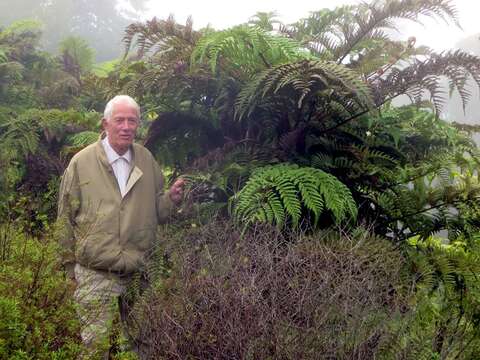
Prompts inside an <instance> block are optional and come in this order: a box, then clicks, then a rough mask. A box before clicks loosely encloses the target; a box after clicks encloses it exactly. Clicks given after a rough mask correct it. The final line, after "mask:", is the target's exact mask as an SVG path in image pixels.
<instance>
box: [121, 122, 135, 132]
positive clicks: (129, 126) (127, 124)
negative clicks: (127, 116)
mask: <svg viewBox="0 0 480 360" xmlns="http://www.w3.org/2000/svg"><path fill="white" fill-rule="evenodd" d="M133 127H134V125H133V124H131V123H130V122H129V121H128V120H125V121H122V123H121V129H122V130H131V129H133Z"/></svg>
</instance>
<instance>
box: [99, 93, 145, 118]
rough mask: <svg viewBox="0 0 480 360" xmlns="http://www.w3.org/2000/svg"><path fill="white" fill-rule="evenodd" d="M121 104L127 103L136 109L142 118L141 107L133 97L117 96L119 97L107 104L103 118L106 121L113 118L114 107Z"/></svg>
mask: <svg viewBox="0 0 480 360" xmlns="http://www.w3.org/2000/svg"><path fill="white" fill-rule="evenodd" d="M119 103H126V104H128V105H130V106H132V107H133V108H135V110H136V111H137V114H138V117H139V118H140V106H139V105H138V103H137V102H136V101H135V100H134V99H133V98H132V97H130V96H128V95H117V96H115V97H113V98H112V99H111V100H110V101H109V102H108V103H107V105H106V106H105V111H104V112H103V117H104V118H105V119H106V120H109V119H110V118H111V117H112V114H113V107H114V105H116V104H119Z"/></svg>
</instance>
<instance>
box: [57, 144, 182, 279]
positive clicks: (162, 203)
mask: <svg viewBox="0 0 480 360" xmlns="http://www.w3.org/2000/svg"><path fill="white" fill-rule="evenodd" d="M132 153H133V154H132V155H133V156H132V171H131V173H130V177H129V179H128V182H127V188H126V194H125V196H124V197H123V198H122V196H121V194H120V190H119V188H118V183H117V180H116V178H115V175H114V173H113V169H112V167H111V166H110V164H109V163H108V160H107V156H106V154H105V151H104V149H103V146H102V143H101V141H98V142H96V143H95V144H92V145H90V146H88V147H86V148H85V149H83V150H82V151H80V152H79V153H78V154H76V155H75V156H74V157H73V158H72V160H71V162H70V164H69V165H68V167H67V169H66V170H65V173H64V175H63V177H62V182H61V185H60V193H59V201H58V219H59V224H60V226H59V228H60V233H61V235H60V244H61V246H62V247H63V249H64V253H63V254H62V255H63V256H62V259H63V263H64V265H65V266H66V268H67V271H69V272H71V269H72V267H73V265H74V264H75V262H78V263H80V264H81V265H83V266H85V267H88V268H92V269H98V270H107V271H113V272H117V273H121V274H129V273H132V272H134V271H136V270H138V269H140V268H141V267H142V266H143V264H144V261H145V255H146V252H147V250H149V249H150V248H151V247H152V244H153V241H154V239H155V233H156V229H157V225H158V223H159V222H161V221H163V220H165V218H166V217H167V216H168V214H169V212H170V211H171V209H172V207H173V205H172V202H171V200H170V198H169V196H168V194H167V193H164V192H163V184H164V183H163V176H162V172H161V170H160V168H159V166H158V164H157V162H156V161H155V159H154V158H153V156H152V154H151V153H150V152H149V151H148V150H147V149H145V148H144V147H143V146H141V145H138V144H133V146H132Z"/></svg>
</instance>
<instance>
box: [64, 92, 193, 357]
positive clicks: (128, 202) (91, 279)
mask: <svg viewBox="0 0 480 360" xmlns="http://www.w3.org/2000/svg"><path fill="white" fill-rule="evenodd" d="M139 119H140V108H139V106H138V104H137V103H136V102H135V100H133V99H132V98H131V97H129V96H126V95H119V96H116V97H114V98H113V99H112V100H110V101H109V102H108V104H107V106H106V108H105V113H104V118H103V119H102V124H103V127H104V130H105V133H106V136H105V137H104V138H103V139H100V140H99V141H97V142H96V143H95V144H92V145H90V146H88V147H86V148H85V149H83V150H82V151H80V152H79V153H77V154H76V155H75V156H74V157H73V158H72V160H71V162H70V164H69V165H68V167H67V169H66V170H65V173H64V175H63V178H62V183H61V186H60V194H59V206H58V215H59V220H60V223H61V225H62V226H61V228H62V229H63V232H62V236H61V238H60V243H61V245H62V247H63V249H64V254H63V263H64V266H65V269H66V271H67V274H68V275H69V276H70V277H71V279H72V280H74V281H75V283H76V291H75V294H74V296H75V299H76V301H77V303H78V304H79V312H80V320H81V323H82V332H81V336H82V340H83V342H84V343H85V345H87V348H90V349H95V348H96V347H97V346H98V343H99V341H100V340H101V339H102V338H104V337H105V335H106V334H107V330H108V326H109V323H110V322H111V320H112V317H113V313H112V310H111V309H112V303H114V302H115V301H117V299H119V300H120V301H119V304H120V313H121V317H122V320H125V319H126V317H127V312H128V306H126V304H127V302H126V301H125V295H126V294H125V293H126V289H127V287H128V285H129V283H130V282H131V281H132V279H133V275H134V274H136V273H138V272H140V271H141V270H142V267H143V266H144V263H145V255H146V252H147V251H148V250H149V249H150V248H151V247H152V244H153V241H154V239H155V233H156V229H157V224H158V223H159V222H161V221H163V220H165V218H166V217H167V215H168V214H169V212H170V210H171V209H172V207H173V205H175V204H177V203H179V202H180V201H181V198H182V195H183V194H182V192H183V181H182V180H177V181H176V182H175V183H174V184H173V186H172V187H171V188H170V190H169V191H167V192H165V193H164V183H163V176H162V172H161V170H160V168H159V166H158V164H157V163H156V161H155V159H154V158H153V156H152V154H151V153H150V152H149V151H148V150H147V149H145V148H144V147H143V146H141V145H138V144H135V143H134V142H133V140H134V137H135V133H136V130H137V127H138V124H139Z"/></svg>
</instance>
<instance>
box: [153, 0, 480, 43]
mask: <svg viewBox="0 0 480 360" xmlns="http://www.w3.org/2000/svg"><path fill="white" fill-rule="evenodd" d="M355 3H358V2H357V1H351V0H350V1H345V0H343V1H342V0H329V1H318V0H300V1H288V2H287V1H285V2H283V1H279V0H260V1H259V0H256V1H253V0H242V1H236V2H230V1H219V0H203V1H194V0H182V1H168V2H165V1H160V0H150V10H149V12H148V16H147V17H148V18H151V17H153V16H157V17H159V18H165V17H167V16H168V15H169V14H170V13H173V14H174V15H175V18H176V19H177V21H179V22H180V23H182V22H184V21H185V20H186V18H187V17H188V15H192V17H193V21H194V26H195V28H200V27H204V26H206V25H207V24H209V23H210V24H211V25H212V26H213V27H214V28H216V29H222V28H225V27H229V26H232V25H237V24H240V23H243V22H246V21H247V20H248V18H249V17H250V16H252V15H253V14H255V13H256V12H257V11H276V12H277V13H278V14H279V19H280V20H281V21H282V22H284V23H291V22H294V21H296V20H298V19H299V18H301V17H305V16H307V15H308V12H309V11H314V10H319V9H321V8H325V7H329V8H334V7H336V6H338V5H344V4H355ZM453 3H454V4H455V6H456V7H457V9H458V15H459V20H460V22H461V24H462V27H463V30H461V29H459V28H458V27H456V26H455V25H454V24H446V23H445V22H444V21H442V20H440V19H437V20H431V19H426V20H425V21H424V23H425V26H424V27H423V26H419V25H415V24H412V23H411V22H408V23H406V25H405V28H406V29H407V30H406V31H405V33H402V37H403V35H404V36H405V39H406V38H408V37H409V36H412V35H413V36H415V37H416V38H417V44H424V45H428V46H430V47H432V48H434V49H435V50H438V51H441V50H446V49H450V48H452V47H453V46H454V44H455V42H456V41H458V40H459V39H461V38H465V37H466V36H468V35H472V34H476V33H480V26H479V17H480V2H477V1H472V0H453Z"/></svg>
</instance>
